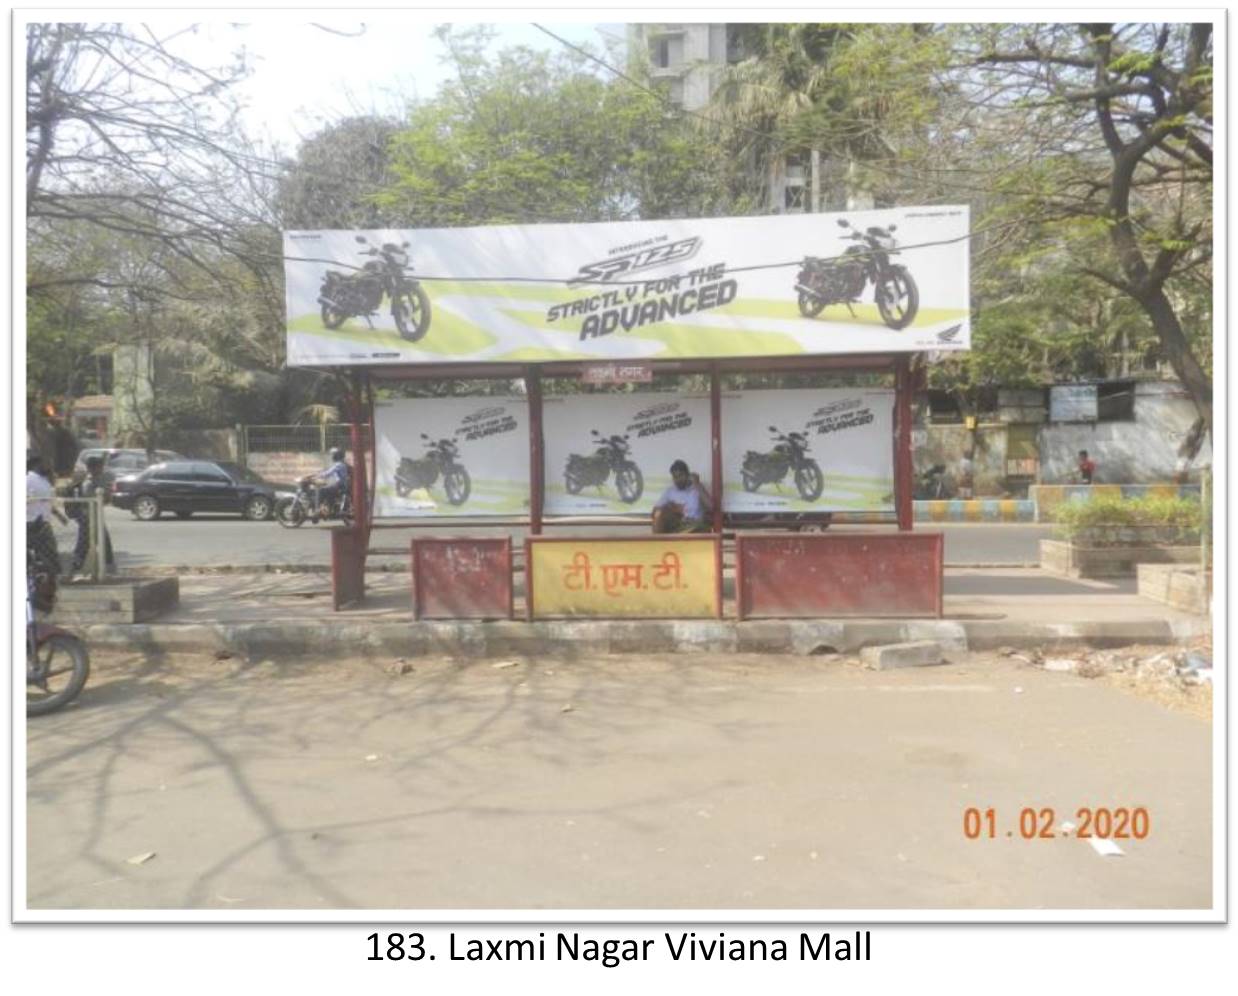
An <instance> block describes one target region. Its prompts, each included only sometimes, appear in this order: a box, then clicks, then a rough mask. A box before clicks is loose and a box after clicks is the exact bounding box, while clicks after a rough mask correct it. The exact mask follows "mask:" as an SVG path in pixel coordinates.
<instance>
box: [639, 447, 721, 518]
mask: <svg viewBox="0 0 1238 996" xmlns="http://www.w3.org/2000/svg"><path fill="white" fill-rule="evenodd" d="M671 480H672V482H673V483H672V484H671V486H670V487H669V488H667V489H666V490H665V491H663V492H662V497H661V498H659V499H658V501H657V503H656V504H655V505H654V506H653V531H654V532H655V533H707V532H709V530H710V528H711V526H712V522H711V520H710V518H709V514H710V507H711V505H712V501H711V500H710V497H709V492H708V491H706V490H705V486H704V485H703V484H702V483H701V478H700V475H699V474H692V473H689V471H688V465H687V464H686V463H684V461H682V460H676V461H675V462H674V463H673V464H671Z"/></svg>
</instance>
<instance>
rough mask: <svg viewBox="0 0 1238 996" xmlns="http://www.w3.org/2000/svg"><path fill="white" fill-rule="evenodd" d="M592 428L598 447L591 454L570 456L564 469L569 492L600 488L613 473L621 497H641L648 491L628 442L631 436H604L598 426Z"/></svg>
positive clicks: (577, 492) (628, 502)
mask: <svg viewBox="0 0 1238 996" xmlns="http://www.w3.org/2000/svg"><path fill="white" fill-rule="evenodd" d="M589 432H590V433H591V434H592V435H593V436H594V440H593V441H594V444H595V445H596V446H597V449H596V450H594V452H593V455H592V456H581V455H580V454H579V453H572V454H570V455H569V456H568V458H567V466H566V467H565V468H564V469H563V483H564V485H566V487H567V492H568V494H572V495H575V494H580V492H581V490H582V489H584V488H587V487H598V488H600V487H601V486H602V485H603V484H605V483H606V481H607V479H608V478H609V477H610V475H611V474H612V473H613V474H614V475H615V490H616V491H618V492H619V498H620V500H621V501H624V502H626V503H627V504H629V505H631V504H632V503H633V502H635V501H638V500H639V499H640V496H641V495H642V494H644V492H645V477H644V475H643V474H642V473H641V470H640V468H639V467H638V466H636V464H635V463H633V462H632V459H631V457H630V456H629V454H630V453H631V452H632V446H631V444H630V443H628V437H627V436H626V435H624V436H603V435H602V434H601V433H599V432H598V431H597V429H590V430H589Z"/></svg>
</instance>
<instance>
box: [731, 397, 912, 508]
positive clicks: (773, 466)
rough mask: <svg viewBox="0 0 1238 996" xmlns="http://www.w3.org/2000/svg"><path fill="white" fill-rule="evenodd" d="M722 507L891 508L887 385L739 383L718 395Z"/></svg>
mask: <svg viewBox="0 0 1238 996" xmlns="http://www.w3.org/2000/svg"><path fill="white" fill-rule="evenodd" d="M722 478H723V485H724V486H723V498H722V508H723V510H724V511H726V512H766V513H768V512H842V511H847V512H856V511H864V512H870V511H882V512H884V511H892V510H893V509H894V392H893V391H889V390H878V389H873V388H826V389H812V390H808V389H796V390H779V391H742V392H738V393H734V394H724V395H723V396H722Z"/></svg>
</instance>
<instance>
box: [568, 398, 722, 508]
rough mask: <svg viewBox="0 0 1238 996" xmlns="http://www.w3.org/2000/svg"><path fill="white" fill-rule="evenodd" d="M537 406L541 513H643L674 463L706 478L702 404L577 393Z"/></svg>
mask: <svg viewBox="0 0 1238 996" xmlns="http://www.w3.org/2000/svg"><path fill="white" fill-rule="evenodd" d="M544 404H545V412H546V414H545V419H544V436H545V445H546V452H545V458H546V470H545V482H546V506H545V511H546V514H547V515H635V514H643V515H648V514H649V512H650V511H651V510H652V509H653V506H654V503H655V502H656V501H657V500H658V498H659V497H661V495H662V492H663V491H665V490H666V488H667V487H669V486H670V483H671V473H670V466H671V464H672V463H674V462H675V461H676V460H686V461H687V463H688V465H689V466H690V467H692V468H693V469H695V470H698V471H700V472H701V474H702V477H703V478H704V479H706V480H708V478H709V446H710V443H709V401H708V399H707V398H699V397H685V398H679V397H675V396H672V395H659V394H655V393H635V394H610V395H607V394H578V395H567V396H564V397H556V398H546V399H545V401H544Z"/></svg>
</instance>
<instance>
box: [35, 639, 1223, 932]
mask: <svg viewBox="0 0 1238 996" xmlns="http://www.w3.org/2000/svg"><path fill="white" fill-rule="evenodd" d="M1145 651H1151V652H1152V653H1153V654H1155V653H1158V652H1160V649H1159V648H1137V651H1133V652H1132V654H1131V655H1130V656H1131V659H1132V660H1142V659H1143V657H1141V656H1140V655H1144V656H1145V657H1146V656H1147V654H1145ZM1065 656H1067V655H1064V654H1061V653H1059V652H1056V651H1055V652H1054V654H1053V655H1052V659H1059V658H1062V657H1065ZM1024 658H1026V659H1024ZM1076 659H1077V660H1078V661H1084V662H1086V659H1087V655H1086V654H1080V655H1077V658H1076ZM1162 664H1163V662H1162ZM1111 670H1112V671H1113V673H1110V671H1111ZM1137 670H1138V669H1137V668H1136V669H1135V670H1129V669H1128V670H1126V671H1122V670H1120V669H1106V668H1101V667H1100V666H1099V665H1092V666H1084V667H1082V668H1078V667H1077V670H1075V671H1050V670H1046V669H1045V666H1044V658H1043V655H1042V658H1041V660H1039V661H1038V660H1036V659H1035V655H1019V658H1016V657H1015V656H1012V655H1009V654H1002V653H994V654H969V655H963V656H961V657H959V658H958V659H956V660H954V661H952V662H950V663H948V664H945V665H942V666H938V667H931V668H915V669H908V670H899V671H882V672H876V671H868V670H864V669H862V668H860V667H859V666H857V665H856V664H855V663H853V662H851V661H850V660H848V659H844V658H820V657H808V658H796V657H761V656H746V655H727V656H713V655H678V656H674V655H667V656H656V657H637V656H615V657H598V658H582V659H576V660H548V659H540V660H526V659H513V660H510V661H498V662H496V661H466V662H454V661H450V660H409V661H367V660H350V661H343V662H305V661H261V662H247V661H241V660H237V659H225V660H213V659H204V658H177V659H162V660H151V659H145V658H142V657H139V656H136V655H106V656H105V655H96V658H95V662H94V670H93V673H92V676H91V680H90V683H89V685H88V686H87V688H86V690H85V691H84V692H83V694H82V696H81V698H80V700H79V702H78V703H75V704H74V705H73V706H71V707H70V708H68V709H66V710H65V711H63V712H61V713H59V714H55V715H52V716H48V717H42V718H39V719H33V720H31V721H30V722H29V723H28V727H27V806H28V809H27V831H28V840H27V862H26V872H27V900H28V905H29V906H30V907H31V909H32V910H37V909H57V908H68V909H85V910H90V909H107V908H118V909H148V908H150V909H189V910H198V909H225V910H234V911H237V915H238V916H243V914H244V911H245V910H249V909H322V908H327V909H413V910H445V909H512V910H515V909H547V910H572V909H644V910H657V909H666V910H679V909H693V910H732V909H734V910H746V909H787V910H792V909H799V910H803V909H823V910H824V909H865V908H877V909H880V908H914V909H921V908H923V909H936V908H950V909H984V908H1001V909H1039V908H1049V909H1092V908H1099V909H1122V908H1151V909H1160V908H1178V909H1183V908H1186V909H1193V908H1205V907H1207V906H1208V905H1209V904H1210V902H1211V869H1212V863H1211V862H1212V855H1211V832H1212V831H1211V821H1212V812H1211V738H1212V727H1211V724H1210V722H1208V721H1207V716H1208V711H1209V709H1210V703H1211V689H1210V686H1208V685H1206V684H1199V685H1196V684H1189V685H1188V684H1186V683H1185V682H1184V681H1182V680H1179V679H1178V678H1177V677H1175V678H1174V679H1173V680H1172V681H1169V682H1168V684H1166V686H1165V688H1169V686H1170V685H1171V684H1173V683H1174V682H1176V686H1175V687H1174V688H1173V689H1172V695H1169V694H1167V693H1166V690H1165V689H1162V688H1156V687H1154V684H1150V683H1149V682H1147V681H1141V680H1137V675H1136V671H1137ZM1163 670H1164V669H1163V667H1162V671H1163ZM1171 670H1173V668H1172V667H1171ZM1080 672H1082V673H1087V674H1094V675H1096V676H1095V677H1090V678H1089V677H1082V676H1081V673H1080ZM1167 681H1168V679H1167ZM969 807H974V808H975V809H977V810H978V811H980V812H984V811H986V810H988V809H990V808H992V809H993V810H994V815H993V820H992V829H993V834H992V837H991V838H990V837H989V836H988V824H987V823H986V824H985V825H984V828H983V831H982V833H981V834H980V836H979V837H978V838H977V839H972V838H969V836H968V835H967V833H965V829H964V828H965V823H964V814H965V811H966V810H967V809H968V808H969ZM1099 807H1105V808H1108V809H1110V810H1117V809H1119V808H1126V809H1128V810H1133V809H1135V808H1137V807H1140V808H1142V809H1143V810H1144V811H1145V812H1146V813H1147V814H1148V818H1149V830H1148V833H1147V835H1146V836H1145V837H1143V839H1133V838H1127V839H1121V840H1117V841H1115V843H1116V844H1117V845H1118V846H1119V848H1120V851H1121V854H1120V855H1110V856H1105V855H1102V854H1101V853H1100V852H1099V851H1098V850H1097V849H1096V848H1095V847H1094V846H1093V845H1092V844H1091V843H1089V842H1088V841H1086V840H1083V839H1079V838H1078V837H1077V836H1074V835H1073V833H1072V830H1071V824H1075V825H1077V824H1079V823H1080V815H1079V810H1080V809H1081V808H1087V809H1092V810H1095V809H1097V808H1099ZM1046 808H1051V809H1052V810H1053V812H1052V814H1049V815H1048V816H1045V815H1043V811H1044V810H1045V809H1046ZM1025 809H1027V810H1031V811H1033V812H1032V814H1031V817H1030V822H1029V817H1027V816H1025V815H1024V813H1023V810H1025ZM986 819H987V817H986ZM1046 827H1047V828H1048V832H1047V833H1045V834H1044V835H1043V836H1042V835H1041V832H1042V830H1044V829H1045V828H1046ZM1024 829H1031V830H1032V834H1031V837H1032V839H1024V836H1023V831H1024Z"/></svg>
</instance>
